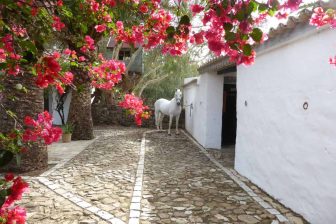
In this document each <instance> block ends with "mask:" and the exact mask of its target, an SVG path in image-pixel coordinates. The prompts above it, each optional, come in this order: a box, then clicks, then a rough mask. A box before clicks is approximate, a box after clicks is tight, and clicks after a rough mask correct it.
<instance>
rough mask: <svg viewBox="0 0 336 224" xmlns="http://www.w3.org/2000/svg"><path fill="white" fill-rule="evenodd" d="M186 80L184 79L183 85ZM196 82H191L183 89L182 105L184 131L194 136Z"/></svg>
mask: <svg viewBox="0 0 336 224" xmlns="http://www.w3.org/2000/svg"><path fill="white" fill-rule="evenodd" d="M186 81H188V79H185V83H186ZM197 87H198V85H197V82H193V83H190V84H188V85H187V86H184V87H183V92H184V94H183V100H184V102H183V105H185V129H186V130H187V131H188V132H189V133H190V134H191V135H194V134H195V133H194V118H195V116H194V114H195V113H194V109H193V108H194V105H195V96H196V91H197ZM191 105H192V106H191Z"/></svg>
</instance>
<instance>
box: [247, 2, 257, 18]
mask: <svg viewBox="0 0 336 224" xmlns="http://www.w3.org/2000/svg"><path fill="white" fill-rule="evenodd" d="M255 4H256V3H255V2H253V1H251V2H250V3H249V4H248V6H247V10H246V13H247V14H248V15H250V14H251V13H252V12H253V11H254V9H255Z"/></svg>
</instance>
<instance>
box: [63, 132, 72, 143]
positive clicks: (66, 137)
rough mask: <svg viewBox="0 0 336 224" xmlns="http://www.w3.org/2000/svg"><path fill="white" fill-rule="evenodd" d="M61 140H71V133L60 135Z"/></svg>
mask: <svg viewBox="0 0 336 224" xmlns="http://www.w3.org/2000/svg"><path fill="white" fill-rule="evenodd" d="M62 142H71V133H68V134H63V135H62Z"/></svg>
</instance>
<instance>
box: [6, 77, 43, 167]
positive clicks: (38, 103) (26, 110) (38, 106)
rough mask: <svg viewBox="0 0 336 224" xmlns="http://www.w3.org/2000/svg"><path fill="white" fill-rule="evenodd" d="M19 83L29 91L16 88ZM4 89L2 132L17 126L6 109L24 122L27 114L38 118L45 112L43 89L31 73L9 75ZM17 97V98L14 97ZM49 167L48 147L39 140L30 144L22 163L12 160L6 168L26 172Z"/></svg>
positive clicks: (19, 120) (20, 121)
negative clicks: (17, 75) (18, 163)
mask: <svg viewBox="0 0 336 224" xmlns="http://www.w3.org/2000/svg"><path fill="white" fill-rule="evenodd" d="M17 84H22V85H23V86H24V87H26V88H27V90H28V92H27V93H25V92H24V91H23V90H18V89H17V88H16V85H17ZM3 85H4V87H5V88H4V91H3V92H2V94H3V99H2V100H0V103H2V105H3V107H4V108H0V132H3V133H8V132H10V131H11V130H12V129H13V128H14V127H15V121H14V119H13V118H11V117H10V116H8V114H7V113H6V111H5V109H6V110H10V111H12V112H14V113H15V114H16V116H17V121H18V122H19V123H20V124H23V119H24V118H25V116H31V117H33V118H34V119H36V116H37V114H39V113H41V112H43V109H44V106H43V105H44V98H43V90H42V89H40V88H38V87H37V86H36V84H35V80H34V78H33V76H32V75H31V74H25V75H24V76H23V77H21V76H19V77H15V76H8V77H6V78H5V80H4V81H3ZM14 97H15V100H13V98H14ZM47 167H48V152H47V147H46V146H45V145H44V144H43V143H41V142H37V143H34V144H33V145H32V146H30V147H29V148H28V150H27V152H26V153H23V154H22V157H21V165H20V166H17V164H16V161H12V162H11V163H10V164H9V165H8V166H7V167H5V168H4V169H5V170H11V171H18V172H26V171H32V170H40V169H44V168H47Z"/></svg>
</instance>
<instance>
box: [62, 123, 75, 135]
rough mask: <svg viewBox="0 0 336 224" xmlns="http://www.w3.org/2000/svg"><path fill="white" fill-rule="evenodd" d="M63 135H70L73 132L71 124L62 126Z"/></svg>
mask: <svg viewBox="0 0 336 224" xmlns="http://www.w3.org/2000/svg"><path fill="white" fill-rule="evenodd" d="M62 131H63V134H71V133H72V132H73V126H72V125H71V124H65V125H63V126H62Z"/></svg>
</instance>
